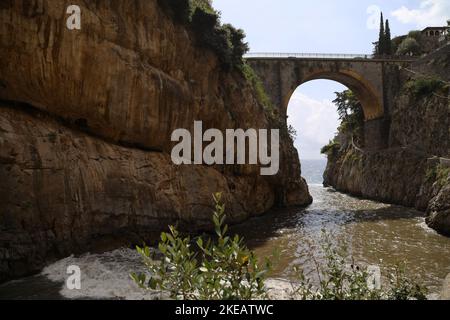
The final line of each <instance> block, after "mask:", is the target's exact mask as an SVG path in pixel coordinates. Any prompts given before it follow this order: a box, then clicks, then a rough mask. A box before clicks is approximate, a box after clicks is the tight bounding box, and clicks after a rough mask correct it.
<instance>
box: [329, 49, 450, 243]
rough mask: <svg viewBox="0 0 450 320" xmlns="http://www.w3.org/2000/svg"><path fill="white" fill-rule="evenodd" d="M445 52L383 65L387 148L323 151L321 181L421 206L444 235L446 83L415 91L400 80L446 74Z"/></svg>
mask: <svg viewBox="0 0 450 320" xmlns="http://www.w3.org/2000/svg"><path fill="white" fill-rule="evenodd" d="M449 52H450V46H447V47H444V48H442V49H441V50H439V51H438V52H436V53H434V54H432V55H430V56H429V57H425V58H424V59H421V60H419V61H417V62H415V63H414V64H412V65H411V66H409V67H408V70H397V71H396V70H394V69H392V70H389V73H390V74H389V77H390V79H389V80H391V81H394V82H395V83H393V85H392V86H390V87H391V88H390V89H389V96H390V97H391V99H392V103H390V104H389V105H390V110H388V111H389V116H388V119H389V121H390V130H389V132H388V136H389V139H388V141H389V142H388V146H387V148H386V149H384V150H380V151H376V152H371V151H366V152H364V153H361V152H358V151H356V150H354V149H353V148H352V147H344V148H342V149H341V150H340V151H338V152H335V153H334V154H332V155H330V156H329V158H328V166H327V170H326V172H325V175H324V183H325V184H326V185H329V186H333V187H335V188H337V189H338V190H341V191H344V192H348V193H351V194H355V195H358V196H363V197H366V198H371V199H376V200H380V201H385V202H389V203H395V204H400V205H405V206H410V207H416V208H417V209H419V210H422V211H426V212H427V214H428V218H427V222H428V224H429V225H430V226H431V227H432V228H434V229H436V230H437V231H439V232H441V233H443V234H446V235H450V219H449V216H450V214H449V207H448V206H449V197H450V189H449V185H450V182H449V180H448V179H447V177H446V176H448V174H449V172H450V170H447V169H446V168H448V167H450V165H448V164H446V163H447V162H450V160H449V161H447V160H445V159H448V158H450V95H449V92H448V88H447V93H445V92H439V94H430V95H426V94H425V95H422V96H417V95H416V94H413V93H411V92H410V91H408V90H406V87H405V85H406V83H407V81H409V80H411V79H413V78H414V77H417V76H418V75H420V76H434V77H436V76H437V77H440V78H441V79H444V80H446V81H448V80H450V79H449V76H450V73H448V72H443V71H442V70H445V69H447V71H448V66H449V65H450V64H449V63H450V61H449V59H450V58H449V57H450V55H449ZM411 71H413V72H414V73H413V72H411ZM389 80H388V81H389ZM393 88H397V89H396V90H393ZM394 91H396V92H394ZM369 138H370V137H369ZM366 139H368V137H366ZM347 145H348V144H347ZM440 159H443V160H440ZM440 162H443V163H444V164H446V165H445V166H443V165H441V164H440ZM442 175H444V176H442ZM449 178H450V177H449Z"/></svg>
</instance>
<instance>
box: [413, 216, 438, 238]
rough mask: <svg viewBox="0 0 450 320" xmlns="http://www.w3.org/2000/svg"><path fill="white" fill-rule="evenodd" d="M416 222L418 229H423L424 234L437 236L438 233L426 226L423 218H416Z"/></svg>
mask: <svg viewBox="0 0 450 320" xmlns="http://www.w3.org/2000/svg"><path fill="white" fill-rule="evenodd" d="M417 220H418V222H417V224H416V225H417V226H418V227H420V228H421V229H423V230H424V231H425V232H427V233H430V234H435V235H439V233H438V232H437V231H436V230H434V229H432V228H430V227H429V226H428V224H427V222H426V221H425V218H418V219H417Z"/></svg>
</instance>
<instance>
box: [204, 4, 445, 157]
mask: <svg viewBox="0 0 450 320" xmlns="http://www.w3.org/2000/svg"><path fill="white" fill-rule="evenodd" d="M213 5H214V7H215V8H216V9H217V10H219V11H220V12H221V16H222V22H224V23H231V24H233V25H234V26H235V27H238V28H242V29H244V31H245V32H246V34H247V38H246V41H247V42H248V43H249V45H250V52H289V53H354V54H361V53H368V54H371V52H372V50H373V48H372V42H375V41H377V40H378V31H379V30H378V28H379V12H380V10H381V11H383V13H384V16H385V18H387V19H389V22H390V25H391V31H392V36H393V37H395V36H397V35H403V34H406V33H408V32H409V31H410V30H417V29H423V28H425V27H427V26H445V25H447V22H446V21H447V19H450V0H378V1H376V0H369V1H367V0H316V1H311V0H213ZM345 89H346V88H345V87H344V86H342V85H341V84H339V83H337V82H333V81H328V80H315V81H311V82H307V83H305V84H303V85H301V86H300V87H299V88H298V89H297V90H296V91H295V93H294V94H293V96H292V98H291V101H290V103H289V107H288V116H289V120H288V122H289V124H291V125H292V126H293V127H294V128H295V129H296V130H297V134H298V135H297V136H298V137H297V140H296V142H295V145H296V147H297V149H298V150H299V154H300V158H301V159H320V158H323V156H322V155H320V149H321V147H322V146H324V145H326V144H327V143H328V141H329V140H330V139H332V138H333V136H334V134H335V132H336V130H337V127H338V125H339V121H338V116H337V113H336V107H335V106H334V105H333V103H332V102H331V101H332V100H334V97H335V94H334V92H336V91H342V90H345Z"/></svg>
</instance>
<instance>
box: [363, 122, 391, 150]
mask: <svg viewBox="0 0 450 320" xmlns="http://www.w3.org/2000/svg"><path fill="white" fill-rule="evenodd" d="M389 127H390V121H389V120H388V119H387V118H386V117H383V118H378V119H373V120H368V121H366V122H365V123H364V148H365V149H366V150H369V151H375V150H381V149H386V148H387V147H388V143H389Z"/></svg>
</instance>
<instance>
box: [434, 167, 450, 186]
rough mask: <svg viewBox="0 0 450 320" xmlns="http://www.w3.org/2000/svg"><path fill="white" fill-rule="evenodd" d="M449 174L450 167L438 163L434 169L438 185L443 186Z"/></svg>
mask: <svg viewBox="0 0 450 320" xmlns="http://www.w3.org/2000/svg"><path fill="white" fill-rule="evenodd" d="M449 176H450V168H449V167H444V166H442V165H439V166H438V167H437V170H436V181H437V183H438V184H439V186H440V187H443V186H444V185H445V184H446V183H447V180H448V178H449Z"/></svg>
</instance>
